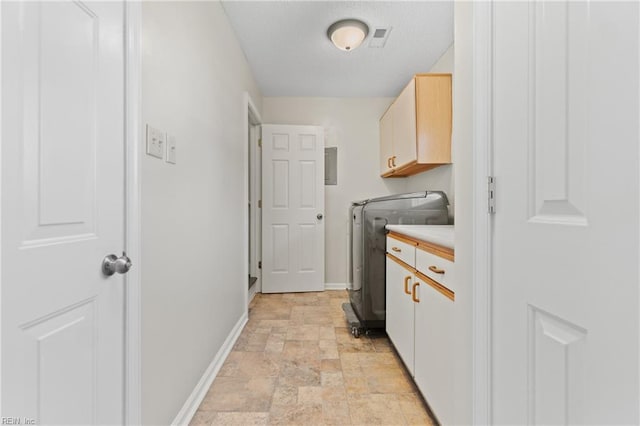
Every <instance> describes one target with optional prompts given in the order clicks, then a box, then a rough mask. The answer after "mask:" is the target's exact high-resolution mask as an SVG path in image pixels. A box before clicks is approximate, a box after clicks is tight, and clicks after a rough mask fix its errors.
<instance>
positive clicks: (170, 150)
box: [165, 135, 176, 164]
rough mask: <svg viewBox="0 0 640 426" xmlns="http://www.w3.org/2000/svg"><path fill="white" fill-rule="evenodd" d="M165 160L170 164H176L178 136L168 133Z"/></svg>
mask: <svg viewBox="0 0 640 426" xmlns="http://www.w3.org/2000/svg"><path fill="white" fill-rule="evenodd" d="M165 161H166V162H167V163H170V164H176V137H175V136H173V135H167V156H166V157H165Z"/></svg>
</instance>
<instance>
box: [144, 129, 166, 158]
mask: <svg viewBox="0 0 640 426" xmlns="http://www.w3.org/2000/svg"><path fill="white" fill-rule="evenodd" d="M165 145H166V137H165V134H164V133H163V132H161V131H160V130H158V129H155V128H153V127H151V126H149V125H148V124H147V155H150V156H152V157H157V158H160V159H162V158H164V150H165Z"/></svg>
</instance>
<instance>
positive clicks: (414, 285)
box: [411, 283, 420, 303]
mask: <svg viewBox="0 0 640 426" xmlns="http://www.w3.org/2000/svg"><path fill="white" fill-rule="evenodd" d="M419 286H420V283H413V288H412V289H411V300H413V301H414V302H416V303H420V299H418V298H417V297H416V287H419Z"/></svg>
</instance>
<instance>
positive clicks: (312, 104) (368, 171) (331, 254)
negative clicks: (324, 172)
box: [262, 97, 405, 283]
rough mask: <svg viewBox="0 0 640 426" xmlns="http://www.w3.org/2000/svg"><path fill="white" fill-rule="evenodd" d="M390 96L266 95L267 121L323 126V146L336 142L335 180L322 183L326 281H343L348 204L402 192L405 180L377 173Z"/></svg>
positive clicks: (265, 112)
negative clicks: (381, 121) (382, 119)
mask: <svg viewBox="0 0 640 426" xmlns="http://www.w3.org/2000/svg"><path fill="white" fill-rule="evenodd" d="M392 101H393V99H392V98H267V97H265V98H264V100H263V112H262V118H263V121H264V122H265V123H270V124H310V125H317V126H323V127H324V128H325V146H327V147H330V146H335V147H338V185H336V186H332V185H328V186H325V220H326V222H325V281H326V282H327V283H346V282H347V281H348V274H347V242H348V239H347V233H348V229H349V228H348V225H349V214H348V210H349V206H350V203H351V201H353V200H362V199H365V198H371V197H376V196H382V195H388V194H394V193H398V192H403V191H404V188H405V179H382V178H381V177H380V162H379V158H380V139H379V131H378V121H379V119H380V117H381V116H382V114H383V113H384V111H385V110H386V109H387V108H388V107H389V105H390V104H391V102H392Z"/></svg>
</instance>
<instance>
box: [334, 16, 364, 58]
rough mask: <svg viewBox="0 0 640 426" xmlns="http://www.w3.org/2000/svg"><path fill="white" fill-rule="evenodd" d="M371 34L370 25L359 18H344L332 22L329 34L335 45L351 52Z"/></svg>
mask: <svg viewBox="0 0 640 426" xmlns="http://www.w3.org/2000/svg"><path fill="white" fill-rule="evenodd" d="M367 34H369V27H368V26H367V24H365V23H364V22H362V21H359V20H357V19H343V20H341V21H338V22H334V23H333V24H331V26H330V27H329V29H328V30H327V35H328V36H329V38H330V39H331V41H332V42H333V44H335V46H336V47H337V48H338V49H340V50H344V51H346V52H349V51H351V50H353V49H355V48H356V47H358V46H360V44H362V41H363V40H364V39H365V38H366V37H367Z"/></svg>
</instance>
